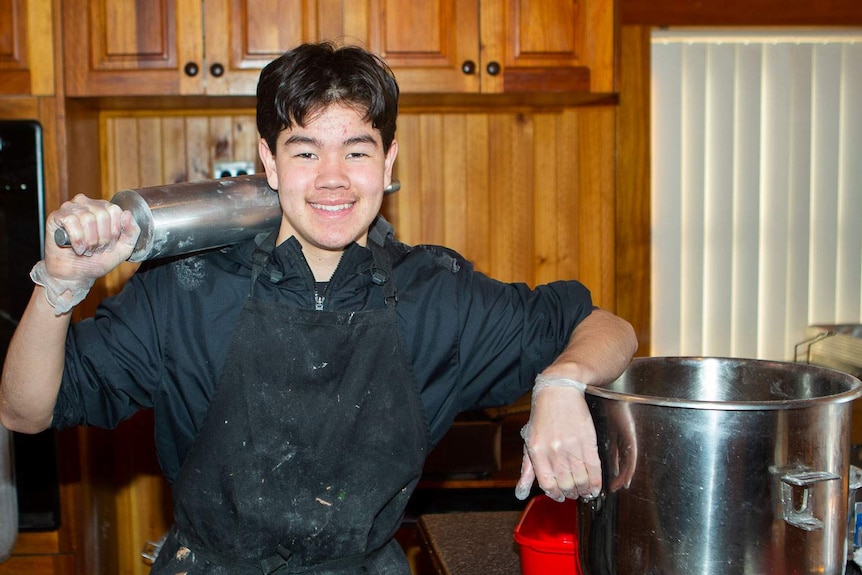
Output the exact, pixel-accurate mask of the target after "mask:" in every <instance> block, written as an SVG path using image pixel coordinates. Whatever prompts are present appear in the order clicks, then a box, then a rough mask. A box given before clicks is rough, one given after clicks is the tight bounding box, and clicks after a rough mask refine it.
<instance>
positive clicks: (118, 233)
mask: <svg viewBox="0 0 862 575" xmlns="http://www.w3.org/2000/svg"><path fill="white" fill-rule="evenodd" d="M61 226H62V227H63V228H64V229H65V230H66V233H67V235H68V236H69V240H70V243H71V247H70V248H64V247H59V246H57V245H56V243H55V242H54V232H55V231H56V230H57V228H58V227H61ZM140 231H141V230H140V228H139V227H138V224H137V223H136V222H135V220H134V219H133V218H132V214H131V213H130V212H129V211H123V210H122V209H121V208H120V207H119V206H117V205H115V204H112V203H110V202H107V201H104V200H93V199H90V198H87V197H86V196H83V195H78V196H75V198H74V199H72V201H68V202H63V205H62V206H60V209H59V210H57V211H55V212H53V213H52V214H51V215H50V216H48V221H47V225H46V226H45V259H44V260H42V261H40V262H38V263H37V264H36V265H35V266H34V267H33V269H32V270H31V272H30V278H31V279H32V280H33V282H34V283H36V284H37V285H40V286H42V287H44V288H45V299H47V301H48V303H50V304H51V305H52V306H53V307H54V311H55V313H56V314H57V315H62V314H64V313H67V312H68V311H69V310H71V309H72V308H73V307H74V306H75V305H77V304H79V303H80V302H81V301H83V300H84V298H85V297H86V296H87V293H89V291H90V288H91V287H93V284H94V283H95V281H96V279H98V278H100V277H102V276H103V275H105V274H106V273H108V272H109V271H111V270H112V269H114V268H115V267H117V266H118V265H119V264H120V263H121V262H123V261H125V260H127V259H128V258H129V256H130V255H131V254H132V250H133V249H134V246H135V242H136V241H137V238H138V235H140Z"/></svg>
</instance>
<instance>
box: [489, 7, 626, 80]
mask: <svg viewBox="0 0 862 575" xmlns="http://www.w3.org/2000/svg"><path fill="white" fill-rule="evenodd" d="M481 30H482V70H481V76H482V92H490V93H494V92H562V91H573V92H610V91H612V90H613V87H614V78H613V48H614V0H543V1H542V2H530V1H528V0H481Z"/></svg>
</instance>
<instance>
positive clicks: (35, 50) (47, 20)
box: [0, 0, 54, 96]
mask: <svg viewBox="0 0 862 575" xmlns="http://www.w3.org/2000/svg"><path fill="white" fill-rule="evenodd" d="M52 22H53V16H52V4H51V0H0V95H4V96H5V95H28V96H44V95H52V94H53V93H54V35H53V28H52Z"/></svg>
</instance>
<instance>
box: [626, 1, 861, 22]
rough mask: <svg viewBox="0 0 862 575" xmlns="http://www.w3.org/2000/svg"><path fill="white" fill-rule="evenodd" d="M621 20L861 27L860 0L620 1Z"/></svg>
mask: <svg viewBox="0 0 862 575" xmlns="http://www.w3.org/2000/svg"><path fill="white" fill-rule="evenodd" d="M617 2H618V6H619V13H620V21H621V23H622V24H623V25H626V24H641V25H647V26H858V25H860V24H862V7H860V4H859V0H817V1H812V0H724V1H723V2H714V1H712V0H617Z"/></svg>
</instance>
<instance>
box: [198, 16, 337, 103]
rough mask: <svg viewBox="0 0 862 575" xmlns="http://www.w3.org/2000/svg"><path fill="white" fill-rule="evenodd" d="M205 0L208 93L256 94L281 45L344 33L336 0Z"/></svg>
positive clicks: (327, 37) (332, 36)
mask: <svg viewBox="0 0 862 575" xmlns="http://www.w3.org/2000/svg"><path fill="white" fill-rule="evenodd" d="M203 1H204V18H205V26H204V29H205V33H206V55H207V64H206V70H205V74H206V93H207V94H210V95H212V94H233V95H243V94H245V95H254V94H255V92H256V90H257V80H258V77H259V76H260V70H261V68H263V67H264V66H265V65H266V64H267V63H269V62H270V61H272V60H273V59H275V58H277V57H278V56H279V55H280V54H282V53H283V52H284V51H286V50H288V49H290V48H293V47H294V46H296V45H297V44H301V43H303V42H316V41H318V40H323V39H337V38H339V37H340V36H341V34H342V17H343V11H342V2H341V1H340V0H203Z"/></svg>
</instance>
